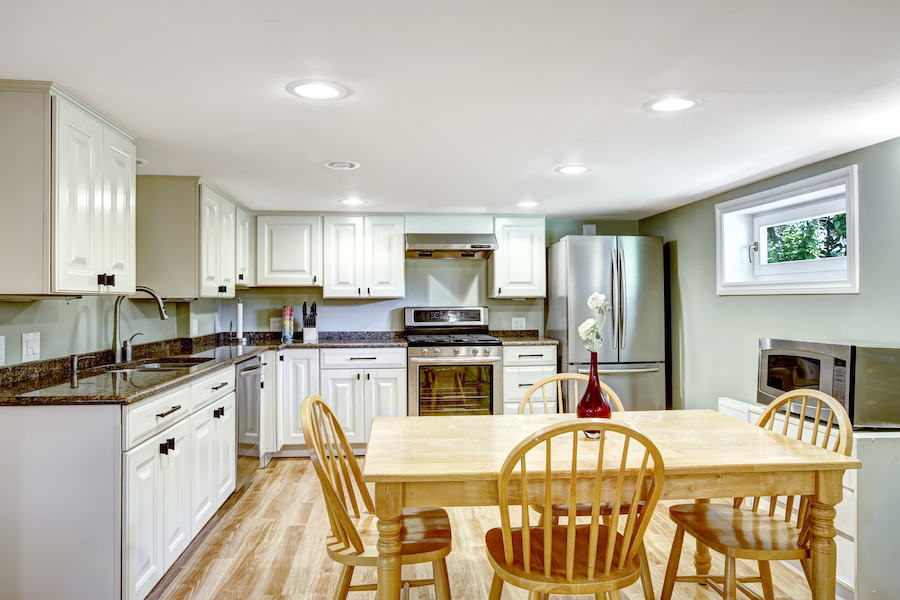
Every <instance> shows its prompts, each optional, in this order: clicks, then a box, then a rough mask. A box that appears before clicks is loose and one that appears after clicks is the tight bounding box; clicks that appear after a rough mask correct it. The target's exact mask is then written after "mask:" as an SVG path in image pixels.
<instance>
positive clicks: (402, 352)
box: [319, 348, 406, 369]
mask: <svg viewBox="0 0 900 600" xmlns="http://www.w3.org/2000/svg"><path fill="white" fill-rule="evenodd" d="M320 352H321V356H320V359H319V360H320V365H319V366H320V367H321V368H322V369H371V368H376V367H378V368H395V369H397V368H402V369H405V368H406V348H322V349H321V350H320Z"/></svg>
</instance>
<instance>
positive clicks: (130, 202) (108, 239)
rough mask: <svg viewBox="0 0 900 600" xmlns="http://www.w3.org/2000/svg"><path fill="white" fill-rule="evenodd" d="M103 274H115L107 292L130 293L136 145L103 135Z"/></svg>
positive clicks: (133, 279)
mask: <svg viewBox="0 0 900 600" xmlns="http://www.w3.org/2000/svg"><path fill="white" fill-rule="evenodd" d="M101 212H102V215H103V225H102V230H103V236H102V237H103V242H104V243H103V267H102V269H103V273H104V274H106V275H113V276H115V283H114V284H112V285H109V286H108V287H107V291H109V292H115V293H117V294H133V293H134V285H135V240H136V236H135V146H134V143H132V142H131V141H130V140H129V139H128V138H126V137H124V136H122V135H119V134H118V133H116V132H114V131H112V130H110V129H106V130H105V131H104V134H103V204H102V211H101Z"/></svg>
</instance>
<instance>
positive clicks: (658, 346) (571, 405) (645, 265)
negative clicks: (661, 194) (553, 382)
mask: <svg viewBox="0 0 900 600" xmlns="http://www.w3.org/2000/svg"><path fill="white" fill-rule="evenodd" d="M547 270H548V288H549V289H548V296H549V298H548V316H547V327H546V332H547V337H550V338H554V339H557V340H559V342H560V344H559V351H560V359H561V365H560V368H561V370H563V371H565V372H567V373H588V372H589V370H590V362H591V355H590V352H588V351H587V350H586V349H585V348H584V345H583V344H582V341H581V338H580V337H579V336H578V326H579V325H580V324H581V323H583V322H584V321H585V319H588V318H596V317H597V311H596V310H593V309H591V308H588V305H587V299H588V297H589V296H590V295H591V294H593V293H594V292H600V293H601V294H606V298H607V300H608V301H609V303H610V304H611V305H612V310H611V311H610V313H609V317H608V318H607V321H606V324H605V326H604V327H603V330H602V332H601V333H602V335H603V348H602V349H601V351H600V352H598V353H597V362H598V367H599V374H600V380H601V381H604V382H605V383H607V384H608V385H609V386H610V387H611V388H612V389H613V390H615V392H616V394H617V395H618V396H619V398H620V399H621V400H622V404H623V405H624V406H625V408H626V409H627V410H662V409H665V408H666V369H665V306H664V297H663V244H662V238H659V237H647V236H614V235H597V236H585V235H570V236H566V237H564V238H563V239H562V240H560V241H559V242H557V243H555V244H553V245H552V246H550V250H549V255H548V265H547ZM581 389H582V390H583V389H584V387H583V386H582V387H581ZM571 395H572V393H571V390H570V392H569V394H567V396H568V398H567V402H566V404H564V408H563V407H561V409H564V410H567V411H569V412H573V411H574V410H575V406H576V405H577V403H578V400H579V398H575V399H572V398H571V397H570V396H571Z"/></svg>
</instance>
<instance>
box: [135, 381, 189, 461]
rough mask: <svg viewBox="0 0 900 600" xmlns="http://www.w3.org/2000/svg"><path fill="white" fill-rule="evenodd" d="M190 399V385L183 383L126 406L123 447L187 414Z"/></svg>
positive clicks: (146, 436)
mask: <svg viewBox="0 0 900 600" xmlns="http://www.w3.org/2000/svg"><path fill="white" fill-rule="evenodd" d="M190 400H191V393H190V387H189V386H187V385H183V386H180V387H177V388H175V389H174V390H169V391H168V392H163V393H161V394H158V395H156V396H153V397H151V398H147V399H146V400H143V401H141V402H136V403H135V404H131V405H129V406H128V407H126V409H125V411H126V412H125V423H124V427H123V436H124V442H123V443H124V447H125V448H126V449H128V448H132V447H134V446H135V445H137V444H139V443H141V442H143V441H144V440H146V439H149V438H150V436H152V435H153V434H154V433H156V432H157V431H162V430H163V429H165V428H166V427H168V426H170V425H172V424H173V423H175V422H176V421H178V420H179V419H182V418H184V417H185V416H187V415H188V412H189V410H190Z"/></svg>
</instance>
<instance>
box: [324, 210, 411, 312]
mask: <svg viewBox="0 0 900 600" xmlns="http://www.w3.org/2000/svg"><path fill="white" fill-rule="evenodd" d="M404 233H405V229H404V221H403V217H382V216H369V217H345V216H326V217H325V233H324V238H325V243H324V251H323V254H324V269H325V274H324V278H325V281H324V286H323V290H322V296H323V297H324V298H403V297H404V296H405V295H406V283H405V282H406V273H405V264H406V263H405V262H404V261H405V246H404V243H405V240H404Z"/></svg>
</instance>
